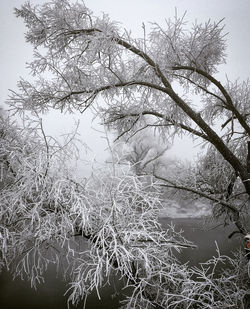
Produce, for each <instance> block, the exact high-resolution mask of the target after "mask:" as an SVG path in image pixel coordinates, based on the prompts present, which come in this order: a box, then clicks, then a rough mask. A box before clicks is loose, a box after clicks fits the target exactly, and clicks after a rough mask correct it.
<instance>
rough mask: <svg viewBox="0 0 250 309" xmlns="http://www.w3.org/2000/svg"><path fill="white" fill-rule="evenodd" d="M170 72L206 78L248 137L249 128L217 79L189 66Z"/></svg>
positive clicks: (178, 67)
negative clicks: (189, 72) (224, 100)
mask: <svg viewBox="0 0 250 309" xmlns="http://www.w3.org/2000/svg"><path fill="white" fill-rule="evenodd" d="M172 70H188V71H192V72H196V73H198V74H200V75H201V76H203V77H205V78H207V79H208V80H209V81H210V82H211V83H213V84H214V85H215V86H216V87H217V88H218V89H219V90H220V91H221V93H222V94H223V96H224V97H225V99H226V103H227V106H228V108H229V109H230V110H231V111H232V112H233V114H234V115H235V117H236V118H237V119H238V121H239V123H240V124H241V126H242V127H243V128H244V130H245V131H246V132H247V133H248V135H249V136H250V127H249V126H248V124H247V123H246V121H245V119H244V117H243V116H242V115H241V114H240V112H239V111H238V110H237V108H236V107H235V106H234V104H233V102H232V99H231V97H230V95H229V94H228V92H227V91H226V89H225V88H224V87H223V86H222V84H221V83H220V82H219V81H218V80H217V79H215V78H214V77H213V76H211V75H210V74H208V73H207V72H205V71H203V70H201V69H197V68H194V67H191V66H181V65H180V66H174V67H172Z"/></svg>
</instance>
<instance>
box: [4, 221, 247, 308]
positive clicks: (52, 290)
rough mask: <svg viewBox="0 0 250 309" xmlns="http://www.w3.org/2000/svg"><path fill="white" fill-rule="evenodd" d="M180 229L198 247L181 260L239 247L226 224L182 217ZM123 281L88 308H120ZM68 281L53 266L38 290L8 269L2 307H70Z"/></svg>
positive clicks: (192, 260) (191, 260)
mask: <svg viewBox="0 0 250 309" xmlns="http://www.w3.org/2000/svg"><path fill="white" fill-rule="evenodd" d="M172 221H173V224H174V225H175V228H176V230H180V229H182V230H183V231H184V235H185V237H186V238H187V239H188V240H191V241H193V242H194V243H195V244H196V245H197V246H198V248H196V249H185V250H184V251H183V253H182V254H181V256H180V259H181V261H183V262H187V261H189V263H190V265H197V264H198V263H200V262H204V261H206V260H207V259H208V258H210V257H212V256H213V255H215V254H216V245H215V242H217V244H218V247H219V248H220V252H221V253H222V254H230V252H231V251H233V250H236V249H237V247H239V246H240V245H241V244H240V241H239V239H238V238H237V236H234V237H233V238H232V239H228V237H227V236H228V235H229V234H230V233H231V232H232V231H233V226H227V227H224V226H222V225H220V226H218V227H214V226H215V225H216V224H214V226H213V225H210V226H209V227H208V226H207V227H206V228H204V225H203V222H204V220H203V219H197V218H195V219H194V218H181V219H173V220H172ZM160 222H161V224H162V226H163V227H164V228H167V226H168V224H169V223H170V222H171V219H169V218H161V219H160ZM122 284H123V283H122V281H117V280H116V282H114V283H113V286H106V287H104V288H103V289H102V290H101V296H102V299H101V301H100V300H98V298H97V296H96V295H95V293H93V294H92V295H90V296H89V298H88V301H87V306H86V309H117V308H118V307H119V301H120V299H121V297H122V296H121V293H119V291H120V290H121V287H122ZM65 290H66V284H65V282H63V280H62V278H61V277H60V275H57V274H56V270H55V268H54V267H53V266H51V267H50V268H49V270H48V272H47V274H46V276H45V283H44V284H41V285H40V286H39V287H38V288H37V290H33V289H31V288H30V284H29V282H26V281H22V280H21V279H15V280H14V281H13V280H12V278H11V276H10V275H9V274H8V272H7V271H3V272H2V273H1V275H0V308H1V309H16V308H21V309H34V308H36V309H45V308H46V309H67V308H68V307H67V297H66V296H63V294H64V292H65ZM82 307H83V303H79V305H78V306H77V307H73V306H70V307H69V308H70V309H74V308H75V309H80V308H82Z"/></svg>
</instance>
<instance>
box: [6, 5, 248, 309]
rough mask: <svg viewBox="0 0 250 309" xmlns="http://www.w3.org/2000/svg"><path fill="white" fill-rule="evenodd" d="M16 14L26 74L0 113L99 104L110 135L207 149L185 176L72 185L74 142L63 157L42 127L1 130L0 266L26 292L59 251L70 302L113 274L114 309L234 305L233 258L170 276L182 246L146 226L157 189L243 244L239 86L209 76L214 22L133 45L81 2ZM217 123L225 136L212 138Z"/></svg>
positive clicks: (241, 280) (243, 289)
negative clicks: (149, 135)
mask: <svg viewBox="0 0 250 309" xmlns="http://www.w3.org/2000/svg"><path fill="white" fill-rule="evenodd" d="M16 15H17V16H20V17H22V18H23V19H24V21H25V23H26V25H27V28H28V31H27V33H26V39H27V41H28V42H30V43H31V44H32V45H33V47H34V60H33V61H32V62H31V63H30V64H29V67H30V69H31V73H32V74H33V75H34V76H35V77H36V81H35V82H29V81H25V80H21V81H20V82H19V84H18V86H19V91H17V92H14V91H13V92H12V95H11V98H10V102H9V103H10V104H11V105H12V107H14V108H15V109H16V110H17V111H18V110H19V111H24V110H29V111H31V112H35V113H37V114H39V113H40V112H44V111H47V110H49V109H50V108H55V109H60V110H63V111H70V112H71V111H74V110H78V111H81V112H84V111H85V110H86V109H87V108H91V106H92V105H93V104H94V101H97V99H98V97H99V96H102V97H103V98H104V100H105V105H104V104H101V106H99V107H98V106H95V109H97V108H98V110H99V113H100V115H101V117H102V118H103V121H104V123H105V124H106V125H107V126H108V127H109V128H114V129H116V130H117V132H118V134H119V135H123V136H125V135H135V134H136V132H137V131H142V130H143V129H144V128H148V127H152V128H155V129H157V130H158V132H159V134H160V136H161V138H166V139H167V138H168V137H169V135H171V136H174V135H176V134H183V133H187V134H189V135H191V136H193V137H198V138H200V139H202V140H203V141H204V142H205V143H207V144H208V145H209V146H208V152H207V154H206V155H205V156H204V157H203V158H202V159H201V160H200V162H199V164H198V165H197V167H196V169H195V170H188V169H186V170H185V171H183V169H180V170H178V171H177V172H176V173H174V174H172V175H165V174H164V175H162V174H160V173H156V174H155V175H153V177H154V178H153V179H152V181H151V182H150V181H149V177H146V181H145V178H144V176H139V175H134V174H132V173H130V172H129V173H127V171H122V170H119V173H117V174H116V170H115V169H111V171H110V172H109V171H107V170H106V172H104V171H103V172H102V173H101V174H98V175H95V174H94V175H93V177H92V178H90V179H89V180H88V181H86V180H84V181H79V180H77V179H75V178H74V175H72V171H71V168H68V167H67V166H66V164H65V162H67V159H68V158H71V157H72V154H71V152H70V150H71V148H70V147H68V146H69V145H70V141H71V138H70V139H69V141H66V143H65V146H61V145H58V144H57V143H54V141H53V140H51V139H49V138H48V137H47V136H46V133H45V131H44V129H43V126H42V122H40V121H39V120H38V121H37V122H35V123H36V124H37V125H36V126H35V127H34V126H33V127H30V126H28V127H26V129H25V130H23V129H22V130H20V129H19V128H17V129H16V130H17V131H16V130H12V129H10V130H7V131H5V129H4V132H6V133H5V134H7V135H4V136H2V137H1V138H2V139H1V144H0V146H1V149H0V151H1V152H0V154H1V160H2V161H1V166H3V170H4V172H5V173H8V175H9V179H8V181H6V182H5V181H4V183H3V186H2V187H1V195H0V199H1V203H0V207H1V209H0V250H1V251H0V252H1V265H3V266H7V267H12V269H13V272H14V274H16V275H24V276H27V277H28V278H29V279H30V280H31V282H32V284H33V285H35V283H37V282H39V281H40V280H42V278H43V273H44V271H45V270H46V268H47V265H48V263H50V262H52V263H56V264H57V265H60V263H61V261H60V259H61V257H62V255H63V254H64V255H65V256H66V257H67V258H66V263H67V267H65V269H67V270H68V271H67V274H68V276H70V282H71V286H70V291H71V294H70V295H71V296H70V300H72V301H73V302H74V303H75V302H77V301H78V300H79V299H80V298H83V297H86V296H87V295H88V294H89V293H90V292H91V291H92V290H93V289H96V290H97V291H98V289H99V288H100V287H101V286H102V285H103V284H104V283H105V282H106V281H108V280H109V277H110V275H111V273H112V272H116V273H117V274H118V275H119V276H121V277H124V278H126V280H127V281H126V286H128V287H132V293H131V294H130V295H129V297H128V298H127V300H126V301H125V303H124V306H125V308H160V309H162V308H167V307H169V308H171V307H172V308H225V307H230V308H235V309H236V308H244V297H245V295H246V294H247V289H248V287H247V280H248V279H247V278H248V274H247V267H246V261H245V260H244V257H239V256H238V258H237V259H238V261H237V263H236V262H235V260H232V259H230V258H227V257H223V256H220V255H219V257H218V258H217V259H214V260H211V261H209V262H207V263H206V264H204V265H203V266H202V267H201V268H192V269H190V268H189V267H188V266H187V265H181V264H180V263H179V262H178V261H177V259H176V258H175V256H174V250H175V249H179V248H180V247H185V246H189V245H190V244H189V243H188V242H187V241H186V240H185V239H183V238H182V236H181V235H179V234H178V233H176V232H174V231H172V230H171V229H169V230H168V231H163V230H162V228H161V226H160V224H159V223H158V221H157V216H156V210H157V209H158V207H159V205H160V198H159V196H158V192H159V187H160V186H168V187H171V189H178V190H181V191H185V192H186V193H187V194H188V193H189V192H190V193H191V194H194V195H198V196H201V197H203V198H206V199H209V200H211V201H213V202H214V204H215V206H214V207H215V208H216V209H218V207H220V209H222V210H223V211H224V212H226V213H227V215H228V217H230V218H231V219H232V220H233V221H234V222H235V223H236V225H237V227H238V228H239V230H240V232H242V233H245V230H246V226H245V225H244V221H243V219H242V218H243V217H244V216H245V214H246V213H248V212H249V205H248V204H247V202H248V200H249V194H250V181H249V166H250V164H249V161H250V160H248V161H247V151H246V150H247V145H248V144H247V143H248V142H247V140H248V136H249V134H250V128H249V104H248V98H249V90H248V88H249V87H248V83H247V82H246V83H243V84H241V85H240V84H237V83H230V82H227V83H226V84H225V85H222V84H221V83H220V82H219V81H218V80H217V79H216V78H215V77H214V74H215V73H216V71H217V67H218V66H219V65H220V64H221V63H224V62H225V38H224V34H223V26H222V24H221V22H219V23H214V24H213V23H211V22H207V23H205V24H197V23H196V24H194V25H193V26H192V28H185V27H186V26H185V22H184V20H183V18H177V17H176V18H175V19H174V20H173V21H171V20H169V21H167V22H166V25H165V26H164V27H161V26H160V25H158V24H152V26H151V30H150V32H149V33H147V31H146V29H145V33H144V37H143V38H141V39H133V38H132V37H131V35H130V32H128V31H126V30H123V29H121V28H120V27H119V24H117V23H115V22H113V21H111V20H110V19H109V17H108V16H107V15H105V14H104V15H103V16H101V17H95V16H94V15H93V14H92V12H91V11H90V10H89V9H88V8H87V7H86V6H85V5H84V3H82V2H76V3H72V2H71V1H67V0H52V1H50V2H48V3H46V4H44V5H42V6H37V7H34V6H32V5H31V4H29V3H26V4H25V5H23V6H22V7H21V9H16ZM47 73H49V74H47ZM179 87H181V88H179ZM176 89H178V90H176ZM180 89H182V90H180ZM177 91H178V93H181V95H178V94H177ZM193 92H194V93H196V94H198V96H199V98H200V100H201V104H199V106H198V107H195V105H194V104H193V103H192V101H191V99H192V96H191V95H190V94H192V93H193ZM218 123H221V127H222V133H220V132H219V133H218V132H217V131H215V129H213V127H214V124H218ZM2 124H3V125H2V126H5V128H8V126H9V127H10V125H7V126H6V125H4V124H5V122H4V121H2ZM10 128H11V127H10ZM224 131H225V132H224ZM1 132H2V131H1ZM15 132H19V133H17V134H16V133H15ZM8 135H10V136H13V137H11V138H8ZM190 172H191V174H190ZM192 175H193V176H194V177H192ZM5 179H6V178H5ZM216 183H217V185H216ZM223 211H222V212H223ZM82 239H84V240H86V241H88V243H89V247H88V249H87V250H82V246H81V242H82ZM72 240H75V242H73V241H72ZM225 260H227V262H228V263H229V264H230V265H231V268H229V270H228V271H227V272H224V274H223V275H221V276H220V277H218V274H216V275H215V273H214V269H215V268H216V267H217V264H218V262H219V261H222V262H224V261H225ZM64 262H65V260H64ZM234 267H237V272H236V273H235V270H234ZM232 269H233V270H232ZM209 270H210V272H209Z"/></svg>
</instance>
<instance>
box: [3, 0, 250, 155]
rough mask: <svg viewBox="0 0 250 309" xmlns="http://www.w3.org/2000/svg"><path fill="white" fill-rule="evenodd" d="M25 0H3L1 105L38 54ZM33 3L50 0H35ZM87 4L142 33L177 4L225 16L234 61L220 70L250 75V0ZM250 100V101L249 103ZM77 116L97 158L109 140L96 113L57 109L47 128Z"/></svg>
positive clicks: (201, 17)
mask: <svg viewBox="0 0 250 309" xmlns="http://www.w3.org/2000/svg"><path fill="white" fill-rule="evenodd" d="M23 2H24V1H22V0H0V18H1V24H0V42H1V43H0V44H1V45H0V70H1V74H0V105H1V104H2V102H4V101H5V100H6V98H7V96H8V89H15V87H16V82H17V80H18V79H19V77H20V76H22V77H27V74H28V71H27V70H26V69H25V63H26V62H29V61H30V60H31V59H32V49H31V47H30V46H29V45H27V44H26V43H25V40H24V35H23V33H24V32H25V27H24V24H23V22H22V20H21V19H17V18H16V17H15V16H14V15H13V7H20V6H21V4H22V3H23ZM31 2H32V3H35V4H39V3H44V2H46V0H33V1H31ZM85 4H86V5H87V6H88V7H89V8H90V9H91V10H92V11H93V12H94V14H95V15H99V14H100V13H101V12H105V13H108V14H109V15H110V17H111V18H112V19H115V20H116V21H120V22H122V26H123V27H126V28H128V29H131V30H132V33H133V34H134V35H135V36H137V35H139V36H140V35H141V34H142V23H143V22H144V23H145V24H146V27H148V29H149V27H150V25H147V22H149V21H156V22H158V23H162V24H163V23H164V19H165V18H169V17H172V16H173V15H174V14H175V8H177V10H178V12H179V14H180V15H182V14H183V13H184V12H185V11H187V15H186V18H187V19H188V20H190V21H194V20H195V19H197V20H198V21H205V20H208V19H209V18H210V19H211V20H214V21H219V20H220V19H222V18H225V24H226V28H225V31H226V32H229V35H228V37H227V39H228V50H227V53H228V61H227V65H226V66H225V67H224V68H223V70H222V72H221V73H220V77H221V78H224V77H225V75H227V76H228V78H229V79H236V78H240V79H247V78H248V77H250V39H249V38H250V36H249V34H250V0H238V1H235V0H209V1H208V0H86V1H85ZM249 104H250V103H249ZM72 117H73V118H75V119H79V118H80V119H81V132H80V133H81V134H82V136H83V139H84V141H85V142H86V143H87V144H88V145H89V146H90V147H91V148H92V149H93V153H96V157H97V160H102V159H103V158H104V156H105V154H104V148H105V147H106V146H105V145H106V142H105V141H104V139H103V138H101V137H100V133H98V132H95V131H94V130H93V129H91V126H92V127H95V128H97V129H101V128H100V127H99V126H98V122H97V121H94V123H92V122H91V115H90V114H89V113H88V114H86V115H83V116H79V115H74V116H72V115H71V116H64V115H60V114H59V113H55V112H54V113H52V114H51V115H50V116H49V117H47V118H46V126H45V127H46V129H47V132H49V133H50V134H52V133H53V134H54V133H55V134H59V133H65V132H67V131H68V129H67V128H69V127H70V126H71V124H72ZM195 152H196V150H195V149H193V145H192V144H190V142H189V141H188V140H186V139H185V140H183V141H182V142H178V143H177V144H176V146H175V147H174V148H173V150H172V151H171V153H172V155H173V153H182V155H181V156H182V158H190V157H191V156H192V155H193V154H194V153H195Z"/></svg>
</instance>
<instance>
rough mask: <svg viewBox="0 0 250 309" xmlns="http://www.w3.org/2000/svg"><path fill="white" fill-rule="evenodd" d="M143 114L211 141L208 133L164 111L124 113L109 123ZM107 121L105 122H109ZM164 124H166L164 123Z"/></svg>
mask: <svg viewBox="0 0 250 309" xmlns="http://www.w3.org/2000/svg"><path fill="white" fill-rule="evenodd" d="M141 115H151V116H155V117H157V118H161V119H163V120H165V121H167V122H169V123H170V124H171V125H173V126H177V127H180V128H181V129H183V130H185V131H187V132H189V133H192V134H194V135H196V136H198V137H201V138H203V139H204V140H206V141H208V142H210V140H209V137H208V136H207V135H206V134H204V133H202V132H200V131H197V130H195V129H194V128H192V127H189V126H187V125H184V124H182V123H179V122H176V121H175V120H174V119H171V118H169V117H167V116H166V115H164V114H162V113H159V112H156V111H143V112H141V113H129V114H124V115H119V117H118V118H117V119H114V120H110V121H108V122H107V123H111V122H115V121H117V120H120V119H123V118H125V117H140V116H141ZM107 123H105V124H107ZM151 126H154V125H151ZM163 126H164V124H163Z"/></svg>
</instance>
